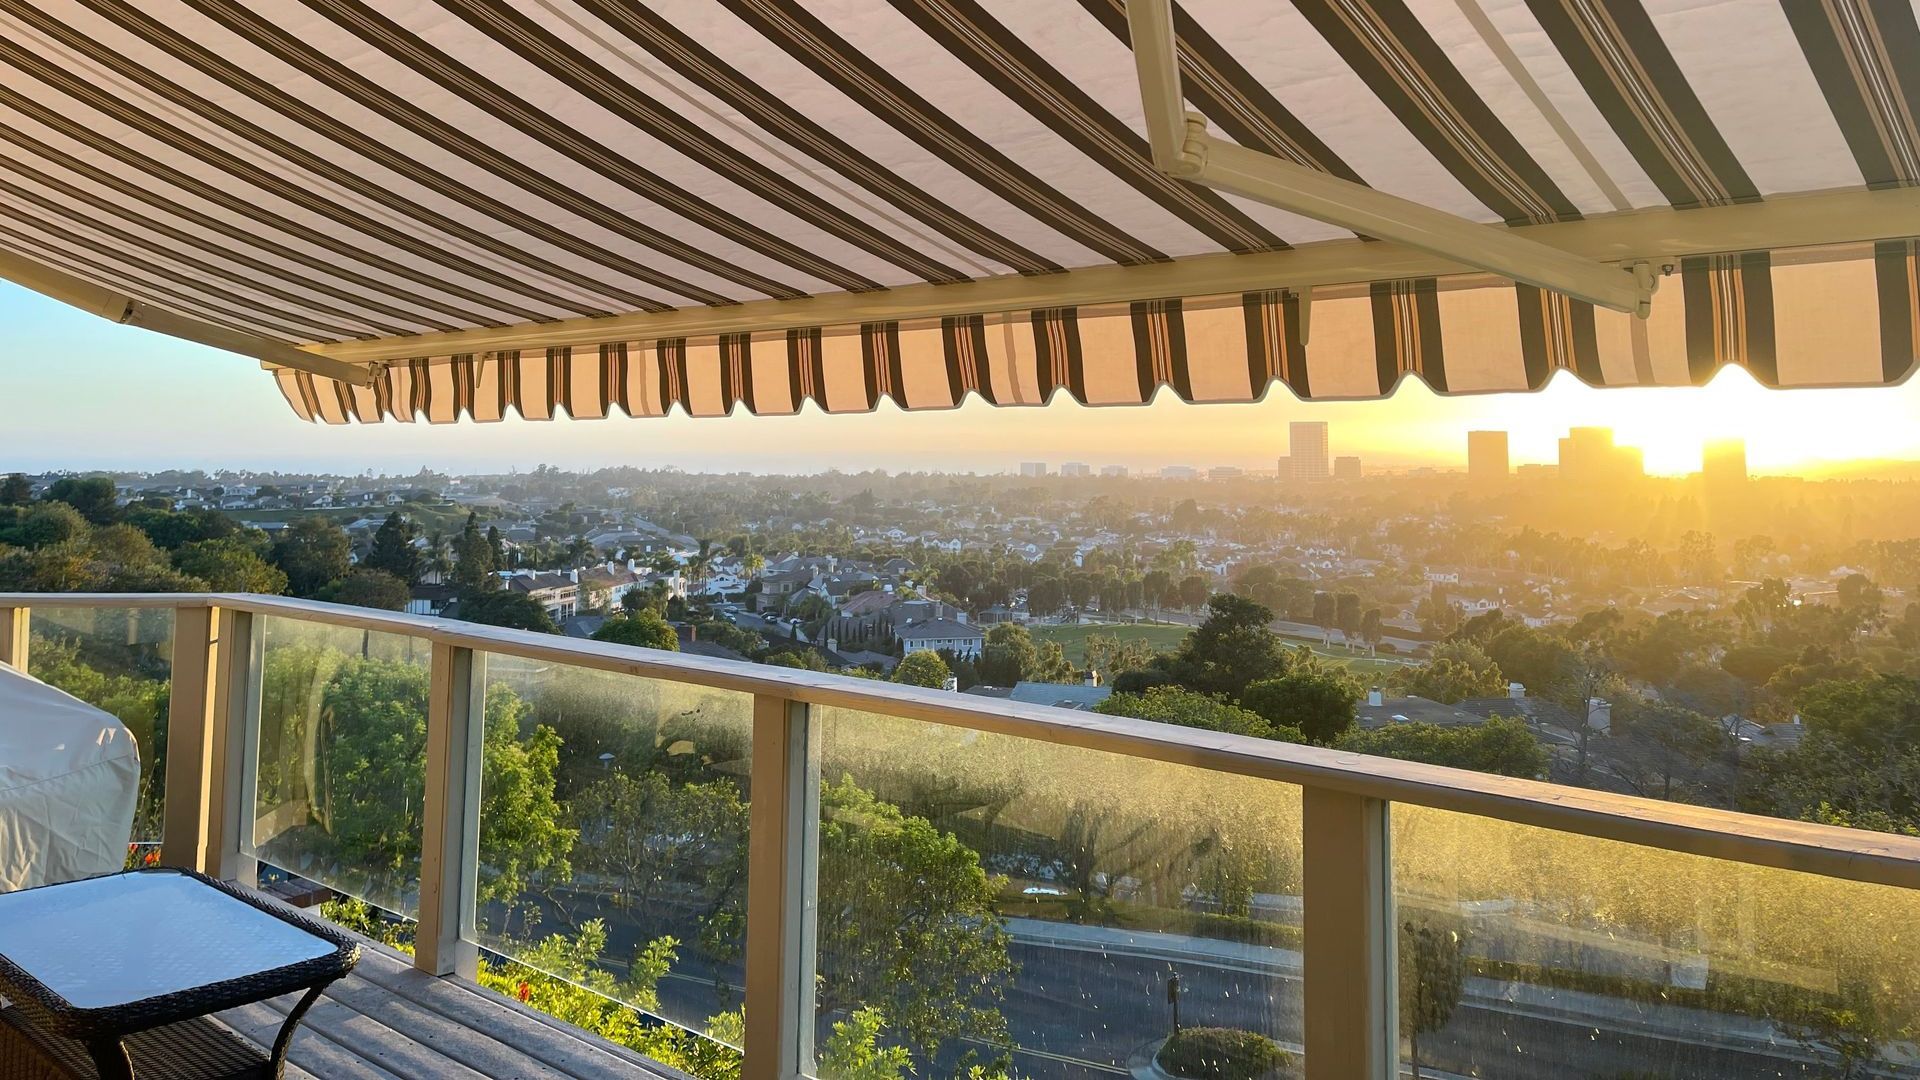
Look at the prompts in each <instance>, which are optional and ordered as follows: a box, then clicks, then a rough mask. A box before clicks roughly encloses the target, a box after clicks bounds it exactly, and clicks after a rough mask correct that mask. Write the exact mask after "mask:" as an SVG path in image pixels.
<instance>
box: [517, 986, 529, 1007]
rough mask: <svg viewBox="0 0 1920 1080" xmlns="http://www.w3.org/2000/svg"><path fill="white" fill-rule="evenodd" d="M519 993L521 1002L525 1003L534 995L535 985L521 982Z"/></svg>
mask: <svg viewBox="0 0 1920 1080" xmlns="http://www.w3.org/2000/svg"><path fill="white" fill-rule="evenodd" d="M518 994H519V997H520V1000H521V1002H522V1003H525V1002H526V1001H528V1000H530V999H531V998H532V997H533V987H531V986H529V985H527V984H526V983H521V984H520V989H519V991H518Z"/></svg>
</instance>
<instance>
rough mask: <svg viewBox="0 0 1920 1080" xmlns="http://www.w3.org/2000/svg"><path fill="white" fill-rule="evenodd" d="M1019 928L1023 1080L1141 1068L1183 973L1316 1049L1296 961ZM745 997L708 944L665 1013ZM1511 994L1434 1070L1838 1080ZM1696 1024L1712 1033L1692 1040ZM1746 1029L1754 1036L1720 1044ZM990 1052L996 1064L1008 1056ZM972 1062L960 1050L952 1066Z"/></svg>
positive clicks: (661, 915) (683, 929)
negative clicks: (1158, 951)
mask: <svg viewBox="0 0 1920 1080" xmlns="http://www.w3.org/2000/svg"><path fill="white" fill-rule="evenodd" d="M567 907H568V909H569V910H568V912H567V913H566V914H567V916H570V918H566V917H563V916H562V914H561V913H560V912H557V911H550V912H549V913H548V915H547V917H546V918H547V925H548V927H549V928H550V929H557V928H558V927H559V926H560V925H561V924H562V923H565V922H570V921H572V920H573V919H580V920H584V919H586V918H591V917H594V916H595V915H598V916H600V917H603V918H606V919H607V921H608V948H607V954H606V955H607V956H608V957H609V958H617V959H622V960H623V959H625V958H627V957H630V956H632V954H633V952H634V950H635V949H637V948H638V947H639V946H640V945H642V944H644V943H645V942H646V941H647V940H650V939H651V938H653V937H655V936H658V935H660V934H663V933H671V934H673V935H674V936H676V937H678V938H680V940H681V941H682V942H689V943H690V942H693V941H696V940H697V931H696V929H695V926H694V922H693V919H692V916H691V913H678V914H676V913H675V912H674V911H672V910H671V909H670V908H669V907H668V906H667V905H661V904H656V905H653V906H652V908H651V910H650V912H649V915H648V917H647V919H646V921H645V922H644V923H642V922H640V921H638V920H636V919H635V918H634V917H633V916H631V915H630V914H629V913H627V912H624V911H621V910H618V909H612V908H605V907H603V906H602V905H601V904H600V903H599V901H598V900H597V899H596V898H593V897H591V896H586V895H579V896H575V897H573V898H570V899H569V901H568V903H567ZM1014 929H1015V942H1014V945H1013V947H1012V957H1013V960H1014V961H1015V963H1016V964H1017V965H1018V970H1019V974H1018V976H1017V977H1016V978H1015V980H1014V983H1013V986H1012V988H1011V989H1010V990H1009V991H1008V993H1007V996H1006V1000H1005V1001H1004V1002H1003V1004H1002V1006H1001V1012H1002V1014H1003V1015H1005V1017H1006V1018H1007V1024H1008V1028H1009V1034H1010V1035H1011V1036H1012V1038H1013V1041H1014V1044H1015V1046H1016V1050H1015V1052H1014V1065H1015V1067H1016V1070H1017V1073H1018V1075H1020V1076H1023V1077H1032V1078H1033V1080H1110V1078H1111V1077H1113V1076H1115V1075H1118V1074H1124V1073H1126V1071H1127V1069H1126V1064H1127V1060H1128V1058H1129V1056H1130V1055H1132V1054H1134V1053H1135V1052H1136V1051H1138V1050H1139V1049H1140V1048H1142V1047H1143V1046H1145V1045H1146V1044H1147V1043H1149V1042H1151V1041H1153V1040H1155V1039H1158V1038H1161V1037H1163V1036H1164V1035H1165V1034H1166V1033H1167V1031H1168V1028H1169V1025H1170V1023H1171V1014H1170V1012H1169V1009H1168V1006H1167V1003H1166V979H1167V977H1168V975H1170V974H1172V973H1174V972H1178V973H1179V975H1180V979H1181V983H1182V986H1183V987H1184V994H1183V996H1182V1005H1181V1009H1182V1021H1183V1022H1184V1023H1187V1024H1193V1025H1220V1026H1227V1027H1237V1028H1243V1029H1246V1030H1250V1031H1259V1032H1262V1033H1264V1034H1266V1035H1268V1036H1270V1037H1272V1038H1274V1039H1276V1040H1278V1041H1280V1042H1281V1043H1283V1044H1288V1045H1294V1046H1297V1045H1298V1044H1299V1043H1300V1040H1301V1035H1302V1017H1301V984H1300V979H1299V977H1298V975H1297V974H1296V973H1295V972H1294V970H1292V967H1291V961H1290V960H1288V959H1286V958H1287V957H1289V956H1290V954H1286V953H1280V952H1275V953H1271V954H1269V956H1272V957H1278V958H1279V959H1278V960H1277V961H1276V960H1271V959H1269V960H1259V959H1257V958H1256V957H1255V954H1252V953H1249V954H1248V957H1247V959H1245V960H1236V959H1235V958H1233V957H1232V956H1224V955H1223V956H1217V957H1211V958H1200V959H1194V960H1179V959H1169V958H1168V956H1167V955H1164V954H1163V955H1141V954H1140V951H1136V950H1126V949H1123V948H1122V947H1107V946H1091V945H1088V944H1085V943H1076V942H1073V941H1063V940H1036V939H1035V938H1034V937H1033V936H1032V935H1031V934H1029V933H1028V932H1027V928H1024V927H1021V926H1020V925H1018V924H1017V923H1016V925H1015V927H1014ZM1035 932H1036V933H1038V932H1044V930H1043V929H1040V928H1036V930H1035ZM1159 940H1160V939H1159V938H1154V939H1151V940H1150V943H1151V944H1158V943H1159ZM1169 940H1172V941H1177V940H1178V939H1174V938H1169ZM1176 954H1177V950H1176ZM740 985H741V971H740V968H739V965H738V964H728V965H722V966H720V967H717V968H716V967H715V966H714V965H712V964H710V963H708V962H707V961H705V960H704V958H702V957H701V956H700V955H699V951H698V950H697V949H696V948H693V947H691V946H689V945H683V946H682V948H681V950H680V959H679V961H678V962H677V963H676V964H675V965H674V971H673V975H672V977H670V978H669V979H667V980H666V981H665V982H663V983H662V984H661V986H660V987H659V992H660V999H661V1012H662V1013H663V1014H664V1015H665V1016H667V1017H668V1018H669V1019H672V1020H674V1021H676V1022H680V1023H685V1024H691V1025H695V1026H699V1025H701V1024H702V1022H703V1021H704V1018H705V1017H707V1016H709V1015H711V1014H712V1013H714V1012H717V1011H720V1010H721V1009H724V1008H732V1007H734V1006H735V1005H737V1004H738V1002H739V987H740ZM1504 989H1505V988H1502V987H1499V986H1496V985H1495V984H1492V983H1488V982H1485V981H1481V980H1475V981H1474V982H1473V983H1472V984H1471V985H1470V986H1469V989H1468V999H1467V1000H1466V1001H1465V1002H1463V1004H1462V1006H1461V1007H1460V1009H1458V1010H1457V1011H1456V1012H1455V1014H1454V1017H1453V1019H1452V1021H1451V1022H1449V1023H1448V1024H1447V1026H1446V1027H1445V1028H1444V1029H1443V1030H1441V1031H1440V1032H1438V1033H1435V1034H1430V1035H1427V1036H1424V1037H1423V1038H1422V1039H1421V1058H1422V1061H1423V1063H1424V1064H1426V1065H1428V1066H1432V1067H1435V1068H1437V1069H1438V1070H1440V1071H1441V1072H1442V1073H1452V1074H1457V1075H1464V1076H1474V1077H1479V1078H1481V1080H1545V1078H1553V1080H1588V1078H1592V1080H1614V1078H1616V1077H1623V1076H1629V1075H1632V1076H1658V1077H1669V1076H1671V1077H1688V1078H1698V1080H1719V1078H1725V1080H1785V1078H1801V1080H1805V1078H1810V1077H1812V1076H1816V1075H1822V1074H1821V1073H1820V1072H1819V1071H1818V1070H1817V1069H1814V1068H1813V1067H1812V1066H1811V1065H1810V1064H1809V1062H1808V1060H1807V1055H1806V1054H1805V1053H1804V1051H1802V1049H1801V1048H1800V1047H1799V1046H1798V1045H1797V1044H1795V1043H1792V1042H1791V1041H1786V1040H1783V1041H1782V1042H1781V1043H1780V1044H1779V1045H1777V1046H1776V1047H1774V1048H1772V1049H1771V1050H1769V1049H1767V1048H1766V1047H1765V1045H1764V1043H1762V1042H1757V1041H1756V1034H1757V1033H1759V1032H1761V1031H1763V1030H1764V1028H1763V1026H1762V1025H1758V1024H1755V1023H1753V1022H1751V1021H1743V1020H1740V1019H1736V1018H1730V1017H1718V1016H1714V1015H1710V1014H1692V1016H1691V1017H1689V1016H1686V1015H1680V1014H1682V1013H1684V1011H1683V1010H1675V1009H1672V1008H1665V1009H1658V1008H1651V1007H1641V1006H1636V1005H1634V1004H1632V1003H1626V1002H1619V1001H1613V1000H1607V1001H1605V1002H1599V1001H1597V1000H1596V999H1590V998H1584V997H1582V996H1580V995H1573V994H1553V993H1551V992H1547V991H1539V990H1532V989H1531V988H1526V989H1525V990H1523V991H1521V992H1519V993H1517V994H1515V995H1514V996H1515V997H1516V998H1517V1000H1502V996H1503V990H1504ZM1527 991H1530V992H1527ZM1602 1017H1604V1018H1602ZM1688 1025H1697V1029H1696V1030H1693V1031H1688V1030H1686V1029H1687V1027H1688ZM1742 1025H1744V1027H1745V1029H1746V1030H1745V1032H1744V1033H1743V1035H1742V1037H1739V1038H1734V1037H1731V1036H1730V1035H1729V1036H1728V1037H1722V1036H1721V1035H1720V1034H1718V1033H1719V1032H1721V1031H1723V1030H1724V1031H1726V1032H1729V1033H1730V1032H1732V1031H1733V1030H1734V1029H1736V1028H1738V1027H1740V1026H1742ZM1758 1037H1760V1038H1764V1035H1760V1036H1758ZM978 1049H979V1050H980V1051H981V1052H982V1053H983V1054H986V1055H987V1056H988V1057H991V1056H992V1054H993V1052H994V1051H993V1048H989V1047H980V1048H978ZM958 1051H959V1048H955V1051H954V1054H953V1055H952V1056H957V1054H958ZM952 1064H953V1062H952V1061H942V1062H937V1063H935V1067H934V1068H932V1069H931V1070H928V1069H925V1068H923V1069H921V1070H920V1073H921V1075H923V1076H944V1075H950V1072H951V1066H952ZM1900 1075H1904V1076H1920V1072H1908V1073H1904V1074H1900Z"/></svg>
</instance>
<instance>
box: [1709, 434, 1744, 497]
mask: <svg viewBox="0 0 1920 1080" xmlns="http://www.w3.org/2000/svg"><path fill="white" fill-rule="evenodd" d="M1700 476H1701V478H1702V479H1703V480H1705V481H1706V482H1707V486H1708V487H1709V488H1728V487H1738V486H1740V485H1741V484H1744V483H1746V482H1747V444H1746V442H1745V441H1744V440H1741V439H1715V440H1713V441H1712V442H1709V443H1708V444H1707V445H1706V448H1705V449H1704V450H1702V451H1701V454H1700Z"/></svg>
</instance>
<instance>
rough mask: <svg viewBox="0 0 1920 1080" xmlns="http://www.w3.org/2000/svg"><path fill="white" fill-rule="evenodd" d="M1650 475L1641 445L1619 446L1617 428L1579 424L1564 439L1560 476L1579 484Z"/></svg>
mask: <svg viewBox="0 0 1920 1080" xmlns="http://www.w3.org/2000/svg"><path fill="white" fill-rule="evenodd" d="M1645 475H1646V464H1645V455H1644V454H1643V453H1642V451H1641V450H1640V449H1639V448H1638V447H1633V446H1615V445H1614V442H1613V429H1612V428H1603V427H1577V428H1569V429H1568V430H1567V437H1566V438H1564V439H1561V440H1560V479H1562V480H1566V481H1569V482H1571V483H1575V484H1618V483H1622V482H1625V481H1628V480H1637V479H1639V478H1641V477H1643V476H1645Z"/></svg>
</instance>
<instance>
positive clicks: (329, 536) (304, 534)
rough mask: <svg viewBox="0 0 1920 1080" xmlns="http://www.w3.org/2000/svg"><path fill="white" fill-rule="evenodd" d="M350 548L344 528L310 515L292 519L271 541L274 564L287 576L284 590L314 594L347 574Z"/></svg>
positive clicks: (295, 593) (297, 594)
mask: <svg viewBox="0 0 1920 1080" xmlns="http://www.w3.org/2000/svg"><path fill="white" fill-rule="evenodd" d="M352 551H353V545H352V543H351V542H350V541H348V539H347V531H346V530H345V529H342V528H341V527H340V526H338V525H336V524H334V523H333V522H332V521H331V520H330V519H328V518H324V517H320V516H318V515H311V516H308V517H302V518H295V519H294V520H293V521H292V522H291V523H289V524H288V525H287V527H286V528H285V529H283V530H281V532H280V536H279V538H278V539H276V540H274V542H273V564H274V565H275V566H278V567H279V568H280V570H281V572H282V573H284V574H286V575H287V591H289V592H291V593H292V594H293V595H295V596H314V595H316V594H318V593H319V591H320V590H321V589H323V588H325V587H326V586H328V585H330V584H332V583H333V582H335V581H338V580H339V579H341V578H343V577H345V576H346V574H347V570H348V569H349V567H350V566H351V565H352V564H351V563H350V562H349V561H348V556H349V555H350V554H351V553H352Z"/></svg>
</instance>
